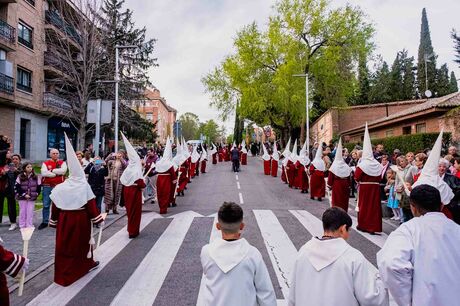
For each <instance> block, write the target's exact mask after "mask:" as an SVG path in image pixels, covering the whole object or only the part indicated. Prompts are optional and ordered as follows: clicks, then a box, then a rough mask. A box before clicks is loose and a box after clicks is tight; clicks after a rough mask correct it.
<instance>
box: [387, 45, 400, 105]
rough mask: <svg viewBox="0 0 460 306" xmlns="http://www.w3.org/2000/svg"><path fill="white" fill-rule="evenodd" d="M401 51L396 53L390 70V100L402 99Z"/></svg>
mask: <svg viewBox="0 0 460 306" xmlns="http://www.w3.org/2000/svg"><path fill="white" fill-rule="evenodd" d="M401 56H402V54H401V52H398V53H397V54H396V58H395V60H394V61H393V65H392V66H391V72H390V92H389V93H390V97H391V101H400V100H402V99H403V93H402V83H403V60H402V59H401Z"/></svg>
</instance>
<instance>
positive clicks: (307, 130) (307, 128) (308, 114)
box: [292, 73, 310, 154]
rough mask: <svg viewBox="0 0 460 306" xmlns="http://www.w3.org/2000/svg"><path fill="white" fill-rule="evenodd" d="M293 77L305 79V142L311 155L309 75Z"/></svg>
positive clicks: (295, 75)
mask: <svg viewBox="0 0 460 306" xmlns="http://www.w3.org/2000/svg"><path fill="white" fill-rule="evenodd" d="M292 76H293V77H303V78H305V90H306V95H305V97H306V102H305V105H306V107H305V108H306V118H305V122H306V130H305V141H306V142H307V152H308V154H310V103H309V101H308V73H305V74H294V75H292Z"/></svg>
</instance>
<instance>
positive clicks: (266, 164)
mask: <svg viewBox="0 0 460 306" xmlns="http://www.w3.org/2000/svg"><path fill="white" fill-rule="evenodd" d="M270 163H271V159H269V160H265V159H264V174H265V175H270V166H271V165H270Z"/></svg>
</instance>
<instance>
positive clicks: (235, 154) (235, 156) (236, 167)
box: [230, 147, 240, 172]
mask: <svg viewBox="0 0 460 306" xmlns="http://www.w3.org/2000/svg"><path fill="white" fill-rule="evenodd" d="M230 154H231V156H232V167H233V172H239V171H240V151H238V148H237V147H233V149H232V151H230Z"/></svg>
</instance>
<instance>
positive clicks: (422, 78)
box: [417, 8, 437, 93]
mask: <svg viewBox="0 0 460 306" xmlns="http://www.w3.org/2000/svg"><path fill="white" fill-rule="evenodd" d="M425 57H427V58H428V59H427V63H426V74H425ZM436 58H437V56H436V55H435V53H434V50H433V45H432V44H431V35H430V27H429V25H428V17H427V15H426V9H425V8H423V10H422V25H421V29H420V44H419V47H418V63H417V83H418V91H419V93H424V92H425V90H426V89H427V88H426V87H427V86H426V80H427V79H428V89H430V90H431V91H433V88H435V87H436Z"/></svg>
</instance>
